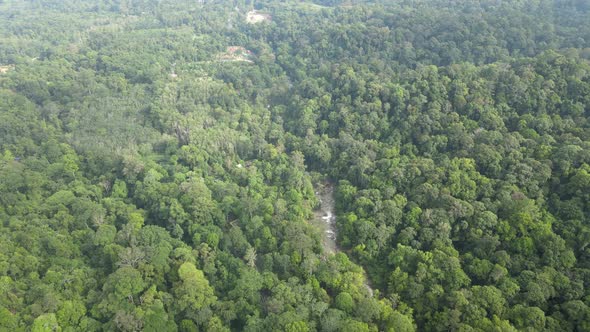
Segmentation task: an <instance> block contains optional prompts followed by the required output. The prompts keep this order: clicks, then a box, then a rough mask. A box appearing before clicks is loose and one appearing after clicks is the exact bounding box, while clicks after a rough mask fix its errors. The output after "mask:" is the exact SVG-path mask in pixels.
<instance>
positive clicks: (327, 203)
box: [312, 182, 373, 296]
mask: <svg viewBox="0 0 590 332" xmlns="http://www.w3.org/2000/svg"><path fill="white" fill-rule="evenodd" d="M315 195H316V197H317V198H318V200H319V201H320V206H319V208H318V209H317V210H316V211H315V212H314V218H313V220H312V224H313V225H315V226H316V227H317V228H319V230H320V231H321V232H322V246H323V248H324V253H325V254H326V255H334V254H336V253H339V252H341V250H340V248H339V247H338V244H337V243H336V239H337V237H338V229H337V227H336V207H335V201H334V185H333V184H332V183H330V182H321V183H318V184H316V186H315ZM364 277H365V278H364V279H365V280H364V285H365V287H366V288H367V290H368V291H369V294H371V296H373V288H372V287H371V284H370V281H369V278H368V277H367V274H366V272H365V273H364Z"/></svg>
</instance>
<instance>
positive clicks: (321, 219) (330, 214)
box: [312, 182, 340, 255]
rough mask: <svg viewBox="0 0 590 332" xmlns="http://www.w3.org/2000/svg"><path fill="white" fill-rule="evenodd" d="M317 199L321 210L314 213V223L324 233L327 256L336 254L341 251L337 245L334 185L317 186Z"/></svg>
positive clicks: (323, 240) (323, 243)
mask: <svg viewBox="0 0 590 332" xmlns="http://www.w3.org/2000/svg"><path fill="white" fill-rule="evenodd" d="M315 194H316V196H317V198H318V199H319V201H320V208H319V209H318V210H316V211H315V212H314V218H313V220H312V223H313V224H314V225H315V226H317V227H318V228H319V229H320V231H321V232H322V245H323V247H324V252H325V253H326V254H328V255H329V254H335V253H337V252H339V251H340V249H339V248H338V245H337V244H336V237H337V233H336V232H337V230H336V214H335V212H334V210H335V208H334V185H332V184H331V183H328V182H323V183H320V184H318V185H316V192H315Z"/></svg>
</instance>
